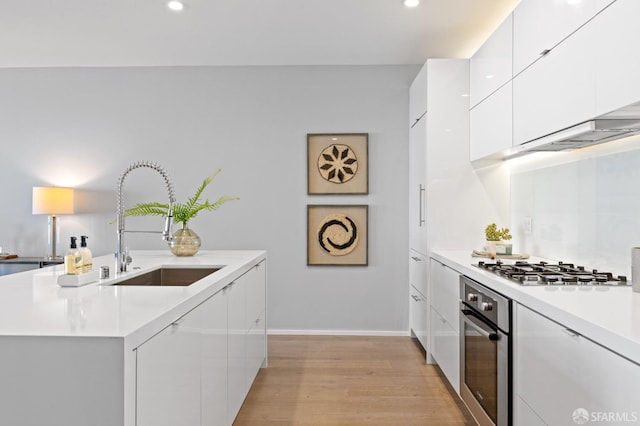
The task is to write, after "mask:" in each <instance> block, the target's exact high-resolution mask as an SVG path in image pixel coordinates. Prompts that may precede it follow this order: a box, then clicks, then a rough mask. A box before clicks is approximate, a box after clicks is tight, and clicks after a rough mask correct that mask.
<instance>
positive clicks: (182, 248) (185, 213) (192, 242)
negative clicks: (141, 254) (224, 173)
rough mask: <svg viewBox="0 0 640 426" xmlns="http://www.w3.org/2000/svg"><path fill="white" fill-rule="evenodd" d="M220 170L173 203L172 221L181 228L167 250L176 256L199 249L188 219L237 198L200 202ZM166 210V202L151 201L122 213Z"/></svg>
mask: <svg viewBox="0 0 640 426" xmlns="http://www.w3.org/2000/svg"><path fill="white" fill-rule="evenodd" d="M220 172H221V169H218V170H216V172H215V173H213V174H212V175H211V176H209V177H207V178H206V179H205V180H204V181H203V182H202V184H201V185H200V186H199V187H198V189H196V193H195V194H194V195H193V196H192V197H191V198H189V200H188V201H187V202H186V203H174V204H173V222H174V223H181V224H182V228H181V229H179V230H177V231H176V232H174V233H173V239H172V240H171V242H169V250H171V252H172V253H173V254H175V255H176V256H193V255H194V254H196V253H197V252H198V250H200V244H201V241H200V237H199V236H198V234H196V233H195V232H194V231H193V230H192V229H190V228H189V221H190V220H191V219H193V218H195V217H196V216H197V215H198V213H200V212H201V211H203V210H206V211H211V210H216V209H218V208H219V207H220V206H222V205H223V204H224V203H226V202H228V201H233V200H239V198H238V197H227V196H222V197H220V198H218V199H217V200H216V201H215V202H213V203H212V202H210V201H209V200H208V199H207V200H204V202H200V197H201V196H202V193H203V191H204V190H205V188H206V187H207V186H208V185H209V184H210V183H211V181H212V180H213V179H214V178H215V177H216V176H217V175H218V174H219V173H220ZM168 211H169V204H168V203H158V202H151V203H139V204H136V205H135V206H133V207H131V208H130V209H127V210H125V213H124V214H125V216H162V217H166V216H167V212H168Z"/></svg>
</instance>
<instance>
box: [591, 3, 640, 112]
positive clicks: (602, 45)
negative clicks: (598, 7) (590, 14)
mask: <svg viewBox="0 0 640 426" xmlns="http://www.w3.org/2000/svg"><path fill="white" fill-rule="evenodd" d="M639 16H640V2H639V1H637V0H617V1H616V2H615V3H613V4H612V5H611V6H610V7H608V8H607V9H606V10H605V11H604V12H602V13H601V14H600V15H598V16H597V17H596V19H594V23H595V24H596V26H597V31H598V34H600V37H599V38H598V40H597V45H596V48H595V52H594V53H595V56H596V57H597V58H598V61H597V62H596V67H597V68H596V73H597V80H596V114H597V115H601V114H606V113H609V112H611V111H613V110H615V109H618V108H621V107H625V106H627V105H629V104H631V103H635V102H638V101H640V84H638V76H640V50H638V46H637V44H638V40H640V26H639V25H638V24H637V22H636V20H637V17H639ZM637 112H638V111H637V109H636V114H637ZM636 116H637V115H636Z"/></svg>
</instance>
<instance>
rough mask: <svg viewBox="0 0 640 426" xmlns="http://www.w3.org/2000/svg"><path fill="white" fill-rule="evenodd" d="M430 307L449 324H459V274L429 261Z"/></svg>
mask: <svg viewBox="0 0 640 426" xmlns="http://www.w3.org/2000/svg"><path fill="white" fill-rule="evenodd" d="M429 278H430V280H431V306H433V307H434V308H436V310H437V311H438V312H440V314H441V315H442V316H443V317H444V319H445V320H447V322H449V324H452V325H456V327H455V328H458V327H457V324H458V322H459V318H460V315H459V311H460V273H459V272H458V271H456V270H454V269H451V268H449V267H448V266H446V265H444V264H442V263H440V262H438V261H437V260H435V259H431V263H430V277H429Z"/></svg>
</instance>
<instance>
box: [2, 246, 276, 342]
mask: <svg viewBox="0 0 640 426" xmlns="http://www.w3.org/2000/svg"><path fill="white" fill-rule="evenodd" d="M131 256H132V257H133V263H132V264H131V265H129V271H128V272H125V273H122V274H119V275H116V274H115V271H114V268H115V265H114V263H115V262H114V257H113V255H111V256H101V257H96V258H94V259H93V268H94V269H99V268H100V266H109V269H110V273H111V274H110V278H109V279H105V280H99V281H98V282H95V283H91V284H87V285H85V286H82V287H60V286H59V285H58V284H57V279H58V276H60V275H62V274H63V273H64V266H63V265H59V266H53V267H48V268H43V269H36V270H32V271H26V272H21V273H17V274H13V275H6V276H2V277H0V336H57V337H60V336H64V337H111V338H124V339H125V346H128V347H137V346H138V345H139V344H141V343H142V342H144V341H145V340H147V339H148V338H150V337H151V336H153V335H154V334H156V333H157V332H159V331H161V330H162V329H163V328H164V327H166V326H167V325H169V324H171V323H172V322H173V321H175V320H177V319H178V318H180V317H181V316H182V315H184V314H186V313H187V312H189V311H190V310H191V309H193V308H195V307H196V306H197V305H199V304H200V303H202V302H203V301H204V300H206V299H207V298H209V297H210V296H212V295H213V294H215V293H216V292H218V291H220V290H221V289H222V288H223V287H225V286H226V285H227V284H229V283H231V282H232V281H234V280H235V279H237V278H238V277H239V276H241V275H242V274H244V273H245V272H247V271H248V270H249V269H251V267H252V266H253V265H255V264H256V263H258V262H260V261H261V260H262V259H266V252H265V251H259V250H256V251H200V252H199V253H198V254H196V255H195V256H192V257H176V256H174V255H172V254H171V253H169V252H168V251H138V252H136V251H134V252H132V253H131ZM160 266H187V267H209V266H212V267H218V268H221V269H220V270H219V271H217V272H215V273H214V274H212V275H209V276H207V277H205V278H203V279H202V280H200V281H198V282H196V283H194V284H192V285H190V286H186V287H144V286H114V285H109V284H110V283H112V282H115V281H119V280H122V279H125V278H128V277H132V276H135V275H140V274H143V273H145V272H148V271H150V270H153V269H156V268H158V267H160Z"/></svg>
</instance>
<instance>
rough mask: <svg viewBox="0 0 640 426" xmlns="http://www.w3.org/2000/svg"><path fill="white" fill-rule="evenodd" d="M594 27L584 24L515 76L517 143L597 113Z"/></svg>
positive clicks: (514, 108)
mask: <svg viewBox="0 0 640 426" xmlns="http://www.w3.org/2000/svg"><path fill="white" fill-rule="evenodd" d="M595 27H596V26H595V25H585V26H583V27H582V28H580V29H579V30H578V31H576V32H575V33H573V34H572V35H571V37H569V38H567V39H566V40H564V41H563V42H562V43H561V44H559V45H558V46H557V47H555V48H554V49H553V50H551V51H550V52H549V53H547V54H546V55H544V56H543V57H542V58H541V59H540V60H538V61H536V62H535V63H534V64H533V65H531V66H530V67H529V68H527V69H526V70H525V71H524V72H522V73H520V74H518V75H517V76H516V77H515V78H514V79H513V144H514V145H519V144H522V143H525V142H529V141H531V140H533V139H537V138H540V137H542V136H546V135H548V134H550V133H553V132H556V131H558V130H562V129H565V128H567V127H570V126H573V125H575V124H578V123H581V122H583V121H586V120H589V119H591V118H593V117H594V116H595V110H596V108H595V84H596V79H595V75H596V70H595V67H596V64H597V63H598V61H601V58H598V57H597V55H595V54H594V52H593V50H594V46H595V45H596V43H597V40H598V37H599V35H598V32H597V30H596V28H595Z"/></svg>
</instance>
